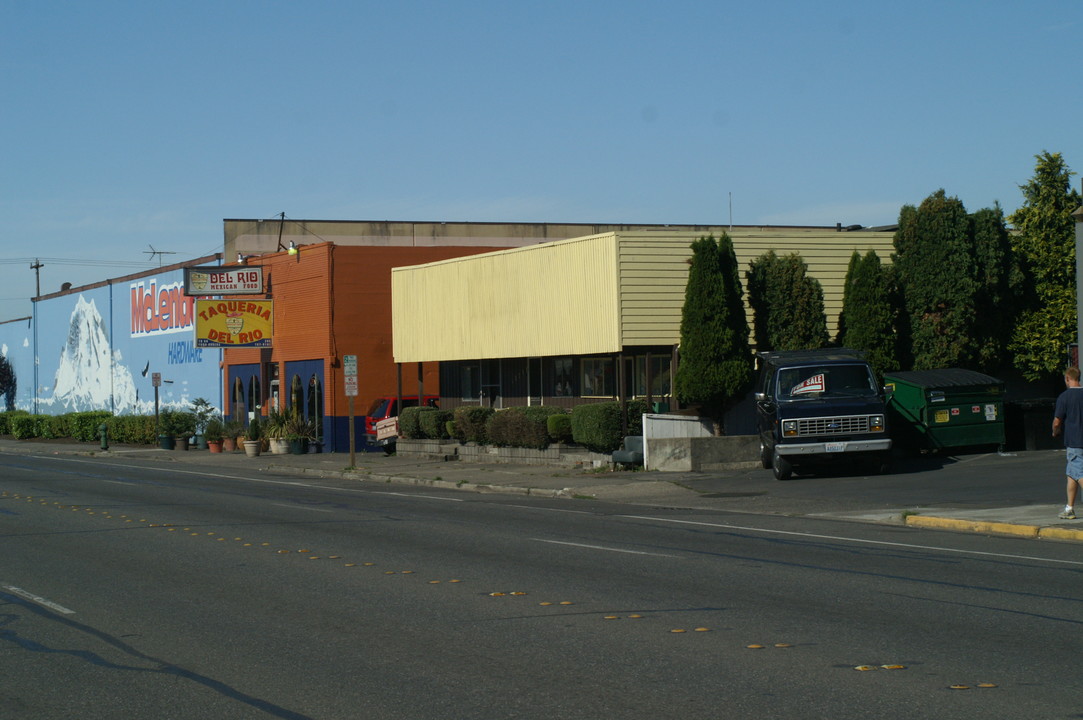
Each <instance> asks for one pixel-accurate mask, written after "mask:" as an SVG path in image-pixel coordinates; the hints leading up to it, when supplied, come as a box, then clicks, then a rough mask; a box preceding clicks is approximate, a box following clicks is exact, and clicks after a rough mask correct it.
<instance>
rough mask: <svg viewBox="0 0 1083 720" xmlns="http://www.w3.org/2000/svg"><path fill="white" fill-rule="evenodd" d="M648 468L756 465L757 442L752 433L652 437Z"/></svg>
mask: <svg viewBox="0 0 1083 720" xmlns="http://www.w3.org/2000/svg"><path fill="white" fill-rule="evenodd" d="M647 446H648V455H649V457H650V467H649V468H648V469H649V470H661V471H663V472H710V471H712V470H734V469H739V468H746V467H747V468H753V467H758V466H759V463H760V442H759V437H757V436H755V435H733V436H728V437H683V438H651V439H649V440H648V441H647Z"/></svg>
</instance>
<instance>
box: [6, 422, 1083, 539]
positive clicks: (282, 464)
mask: <svg viewBox="0 0 1083 720" xmlns="http://www.w3.org/2000/svg"><path fill="white" fill-rule="evenodd" d="M0 454H37V455H65V456H72V455H75V456H94V457H106V458H110V459H111V460H123V459H125V458H139V459H141V460H147V461H153V462H162V463H170V464H176V465H178V466H180V465H188V466H191V467H193V468H199V469H200V470H201V471H205V472H216V473H219V474H224V475H229V474H232V473H237V474H239V473H242V472H245V473H250V472H253V471H255V472H259V473H268V474H289V475H293V476H295V477H301V478H311V479H312V481H313V484H316V483H317V482H318V483H320V484H330V485H333V486H336V487H349V486H351V485H356V484H357V483H364V484H372V483H385V484H404V485H414V486H419V487H433V488H442V489H448V490H457V491H460V492H474V493H507V494H520V495H530V496H534V497H543V498H566V499H570V500H575V499H596V500H604V501H607V502H617V503H625V504H633V505H647V506H652V507H668V508H680V509H692V510H708V511H709V510H724V511H728V512H745V513H756V514H775V515H790V516H805V517H818V518H830V519H837V520H850V521H857V522H869V523H889V524H899V525H908V526H913V527H923V528H934V529H940V530H950V531H958V532H974V533H983V534H989V535H1011V536H1016V537H1021V538H1033V539H1042V540H1059V541H1069V542H1083V515H1081V516H1080V518H1081V519H1079V520H1075V521H1072V520H1059V519H1057V513H1058V512H1059V511H1060V510H1061V508H1062V505H1060V504H1059V503H1057V502H1056V500H1057V499H1058V498H1059V497H1060V496H1061V494H1062V493H1063V480H1060V481H1059V482H1053V481H1050V483H1049V484H1048V490H1049V492H1048V493H1045V492H1044V490H1043V492H1042V497H1041V498H1040V499H1039V500H1035V499H1033V498H1028V497H1022V498H1019V497H1016V498H1011V497H1010V492H1006V493H1005V494H1004V495H1003V496H998V497H997V499H1000V498H1001V497H1004V498H1007V499H1004V500H1002V501H1001V502H996V501H993V502H990V501H989V500H988V499H987V498H984V497H983V498H982V499H981V500H979V501H970V500H969V499H966V500H962V501H960V499H959V497H961V495H960V493H964V494H965V493H966V492H967V488H968V487H970V488H975V489H974V491H973V494H974V495H975V496H977V495H978V494H980V491H981V489H984V487H985V486H984V485H979V484H976V483H982V482H984V480H983V477H984V476H983V475H982V473H983V472H984V470H983V468H986V467H997V469H998V472H999V473H1000V474H1001V475H1002V476H1004V475H1007V476H1009V477H1008V478H1007V482H1006V483H1002V487H1005V488H1009V487H1011V485H1010V484H1007V483H1010V482H1011V477H1010V476H1011V474H1012V473H1016V474H1026V475H1028V476H1029V475H1032V474H1034V473H1036V472H1040V473H1041V474H1042V476H1043V477H1047V478H1056V476H1057V473H1060V472H1062V471H1063V457H1064V455H1063V451H1059V452H1058V451H1050V450H1040V451H1029V452H1020V453H1014V454H1012V455H1010V456H1006V457H1005V458H1004V459H1003V462H1000V459H999V458H996V456H995V454H992V455H987V456H983V457H978V458H976V460H977V461H979V462H975V463H973V464H972V465H971V466H970V473H971V474H970V475H969V476H967V475H964V474H963V473H964V472H965V470H959V469H958V468H965V467H966V465H965V463H962V464H959V465H958V467H957V468H955V469H953V468H952V467H950V466H949V467H946V468H944V469H937V470H935V472H938V473H947V474H949V475H950V474H951V473H952V472H955V474H956V477H957V478H958V482H956V483H954V484H955V485H957V486H958V487H960V488H961V490H960V491H959V492H956V493H955V495H953V496H949V495H943V494H941V495H938V496H936V497H933V498H932V502H931V503H930V504H923V503H921V502H919V501H917V500H915V499H914V497H912V496H914V495H920V494H921V492H920V491H917V492H914V491H910V492H907V490H906V488H907V487H908V486H907V485H906V483H905V480H906V476H905V475H903V476H901V477H902V480H903V481H902V482H896V483H894V484H893V485H892V487H891V488H889V489H888V491H887V492H879V490H880V488H878V487H877V486H876V485H875V484H873V483H876V481H878V480H883V479H884V478H889V477H890V476H879V477H875V476H874V477H871V478H870V477H843V478H841V479H831V481H830V483H829V484H820V485H816V486H813V485H805V486H804V487H803V488H802V485H801V483H802V480H800V479H798V480H791V481H789V482H786V483H778V482H777V481H774V480H773V479H770V472H769V471H766V470H762V469H760V468H758V467H757V468H744V469H738V470H732V471H722V472H713V473H706V472H694V473H693V472H645V471H632V470H628V471H610V470H604V471H600V470H581V469H571V468H562V467H551V466H541V465H511V464H497V463H472V462H464V461H462V460H444V459H424V458H417V457H405V456H398V455H391V456H388V455H384V454H383V453H364V452H358V453H355V463H356V464H355V466H353V467H349V465H350V456H349V454H347V453H308V454H303V455H291V454H283V455H279V454H271V453H266V452H265V453H263V454H261V455H260V456H258V457H248V456H246V455H245V454H244V452H242V451H237V452H224V453H211V452H209V451H207V450H198V449H190V450H187V451H181V450H162V449H160V448H157V447H147V446H129V445H114V446H111V447H110V448H109V449H108V450H102V449H101V446H100V444H99V443H77V442H72V441H54V440H44V441H42V440H26V441H20V440H14V439H11V438H10V437H0ZM990 458H992V459H991V460H990ZM981 462H985V463H987V464H986V465H981V464H980V463H981ZM997 462H1000V464H999V465H998V466H992V465H989V464H988V463H997ZM1004 463H1008V465H1007V466H1006V469H1005V465H1004ZM911 472H916V471H913V469H912V468H911ZM912 477H916V475H912ZM968 478H969V481H970V482H971V483H972V484H971V485H969V486H968V485H967V483H966V480H967V479H968ZM1043 482H1044V481H1043ZM934 484H938V485H943V484H944V483H942V482H939V481H938V482H937V483H934ZM1044 487H1045V486H1044V485H1043V488H1044ZM934 494H935V493H934ZM937 500H940V502H937ZM1050 500H1052V501H1053V502H1050ZM1081 500H1083V498H1081ZM1080 511H1081V512H1083V507H1081V508H1080Z"/></svg>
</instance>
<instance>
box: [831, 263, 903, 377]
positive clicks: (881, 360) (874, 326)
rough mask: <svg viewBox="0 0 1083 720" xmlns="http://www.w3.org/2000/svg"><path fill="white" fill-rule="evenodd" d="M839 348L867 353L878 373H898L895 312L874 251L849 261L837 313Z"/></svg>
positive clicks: (888, 288) (881, 268)
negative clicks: (840, 307) (839, 308)
mask: <svg viewBox="0 0 1083 720" xmlns="http://www.w3.org/2000/svg"><path fill="white" fill-rule="evenodd" d="M838 341H839V344H840V345H843V346H844V347H848V348H854V349H856V350H864V351H865V352H866V353H867V357H868V360H869V363H870V364H871V365H872V366H873V368H874V369H875V370H876V372H877V373H879V374H881V375H882V374H883V373H884V372H887V371H891V370H897V369H898V368H899V361H898V357H897V353H896V339H895V312H894V308H893V307H892V303H891V290H890V287H889V284H888V278H887V273H886V272H885V271H884V268H883V266H882V265H881V264H880V258H879V256H877V254H876V251H875V250H869V251H868V252H867V253H865V256H864V257H861V254H860V253H858V252H857V251H856V250H855V251H854V254H853V255H852V256H851V258H850V267H849V270H848V271H847V273H846V285H845V288H844V290H843V299H842V312H841V313H840V314H839V335H838Z"/></svg>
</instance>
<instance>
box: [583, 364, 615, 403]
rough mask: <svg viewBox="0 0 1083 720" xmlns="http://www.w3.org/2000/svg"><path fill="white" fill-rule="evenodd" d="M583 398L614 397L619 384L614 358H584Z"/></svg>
mask: <svg viewBox="0 0 1083 720" xmlns="http://www.w3.org/2000/svg"><path fill="white" fill-rule="evenodd" d="M580 363H581V366H582V369H583V371H582V378H583V385H582V388H583V397H613V396H614V395H616V387H617V383H616V381H615V378H614V369H615V365H614V363H613V358H611V357H604V358H583V359H582V360H581V361H580Z"/></svg>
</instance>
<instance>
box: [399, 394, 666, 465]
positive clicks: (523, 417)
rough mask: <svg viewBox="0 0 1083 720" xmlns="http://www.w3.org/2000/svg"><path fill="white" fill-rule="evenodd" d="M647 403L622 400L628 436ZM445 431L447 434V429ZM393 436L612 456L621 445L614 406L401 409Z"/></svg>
mask: <svg viewBox="0 0 1083 720" xmlns="http://www.w3.org/2000/svg"><path fill="white" fill-rule="evenodd" d="M647 409H648V408H647V404H646V403H645V402H643V401H640V400H631V401H629V402H628V434H629V435H640V434H642V432H643V431H642V416H643V413H645V412H647ZM449 428H450V430H449ZM399 435H400V436H402V437H403V438H406V439H410V438H413V439H422V438H429V439H435V440H443V439H447V438H449V437H454V438H455V439H456V440H458V441H460V442H464V443H465V442H474V443H477V444H479V445H497V446H503V447H525V448H536V449H538V450H544V449H545V448H547V447H548V446H549V444H550V443H552V442H575V443H578V444H580V445H583V446H584V447H586V448H587V449H588V450H593V451H594V452H602V453H608V452H613V451H614V450H616V449H617V448H619V447H620V446H621V440H622V437H623V435H622V433H621V412H620V403H615V402H608V403H593V404H589V405H578V406H576V407H574V408H572V411H571V413H570V414H569V413H568V412H567V410H565V409H564V408H557V407H552V406H546V405H534V406H530V407H511V408H506V409H503V410H493V409H492V408H487V407H477V406H473V405H470V406H462V407H458V408H455V411H454V413H452V412H449V411H447V410H437V409H436V408H423V407H413V408H404V409H403V411H402V414H401V415H399Z"/></svg>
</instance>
